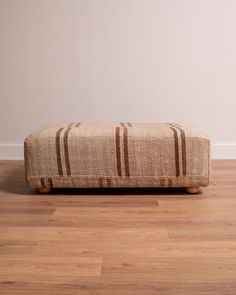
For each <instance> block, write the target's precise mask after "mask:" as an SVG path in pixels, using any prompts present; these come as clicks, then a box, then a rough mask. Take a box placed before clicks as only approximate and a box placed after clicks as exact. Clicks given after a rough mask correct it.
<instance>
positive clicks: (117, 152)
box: [116, 127, 122, 176]
mask: <svg viewBox="0 0 236 295" xmlns="http://www.w3.org/2000/svg"><path fill="white" fill-rule="evenodd" d="M116 162H117V173H118V176H122V174H121V159H120V127H116Z"/></svg>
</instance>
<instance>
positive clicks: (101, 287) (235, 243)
mask: <svg viewBox="0 0 236 295" xmlns="http://www.w3.org/2000/svg"><path fill="white" fill-rule="evenodd" d="M0 294H1V295H4V294H10V295H18V294H21V295H29V294H30V295H38V294H44V295H49V294H50V295H54V294H58V295H59V294H68V295H70V294H79V295H80V294H81V295H98V294H99V295H139V294H140V295H193V294H194V295H198V294H201V295H204V294H207V295H209V294H212V295H218V294H222V295H229V294H230V295H235V294H236V161H213V163H212V182H211V185H210V186H209V187H208V188H204V189H202V193H201V194H198V195H188V194H186V193H185V192H184V191H183V190H181V189H176V190H173V189H159V190H158V189H146V190H144V189H142V190H137V189H135V190H102V191H101V190H77V189H74V190H73V189H71V190H70V189H67V190H66V189H64V190H54V191H53V193H52V194H49V195H40V194H37V193H36V192H35V191H32V190H31V189H29V188H27V187H26V186H25V183H24V170H23V162H22V161H0Z"/></svg>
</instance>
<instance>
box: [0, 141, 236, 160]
mask: <svg viewBox="0 0 236 295" xmlns="http://www.w3.org/2000/svg"><path fill="white" fill-rule="evenodd" d="M211 157H212V159H236V143H213V144H212V147H211ZM23 159H24V148H23V144H21V143H1V144H0V160H23Z"/></svg>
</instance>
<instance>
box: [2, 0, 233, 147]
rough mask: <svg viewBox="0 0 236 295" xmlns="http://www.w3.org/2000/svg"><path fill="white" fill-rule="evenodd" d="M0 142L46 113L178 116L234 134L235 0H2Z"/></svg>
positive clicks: (52, 116)
mask: <svg viewBox="0 0 236 295" xmlns="http://www.w3.org/2000/svg"><path fill="white" fill-rule="evenodd" d="M0 99H1V101H0V102H1V107H0V133H1V136H0V144H11V143H22V141H23V139H24V137H25V136H26V135H27V134H28V133H29V132H31V131H32V130H34V129H35V128H37V127H39V126H40V125H42V124H45V123H48V122H61V121H70V122H71V121H168V122H169V121H170V122H173V121H178V122H187V123H190V124H193V125H195V126H197V127H199V128H200V129H204V130H205V131H206V132H207V133H208V134H209V135H210V137H211V139H212V141H213V142H214V143H220V144H226V145H227V144H230V143H231V144H232V143H235V142H236V128H235V125H236V124H235V123H236V1H235V0H0Z"/></svg>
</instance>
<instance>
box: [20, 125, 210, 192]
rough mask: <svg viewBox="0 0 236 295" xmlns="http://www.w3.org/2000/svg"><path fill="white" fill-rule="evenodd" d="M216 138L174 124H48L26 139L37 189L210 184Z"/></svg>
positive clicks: (30, 179) (27, 168) (29, 170)
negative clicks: (212, 143)
mask: <svg viewBox="0 0 236 295" xmlns="http://www.w3.org/2000/svg"><path fill="white" fill-rule="evenodd" d="M209 170H210V141H209V139H208V137H207V136H206V135H205V134H204V133H202V132H201V131H199V130H197V129H195V128H193V127H190V126H186V125H182V124H181V125H179V124H174V123H123V122H121V123H68V124H56V125H48V126H45V127H44V128H41V129H40V130H38V131H36V132H34V133H32V134H31V135H29V136H28V137H27V138H26V140H25V171H26V180H27V182H28V184H29V185H30V186H31V187H35V188H40V187H89V188H91V187H190V186H207V185H208V184H209Z"/></svg>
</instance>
